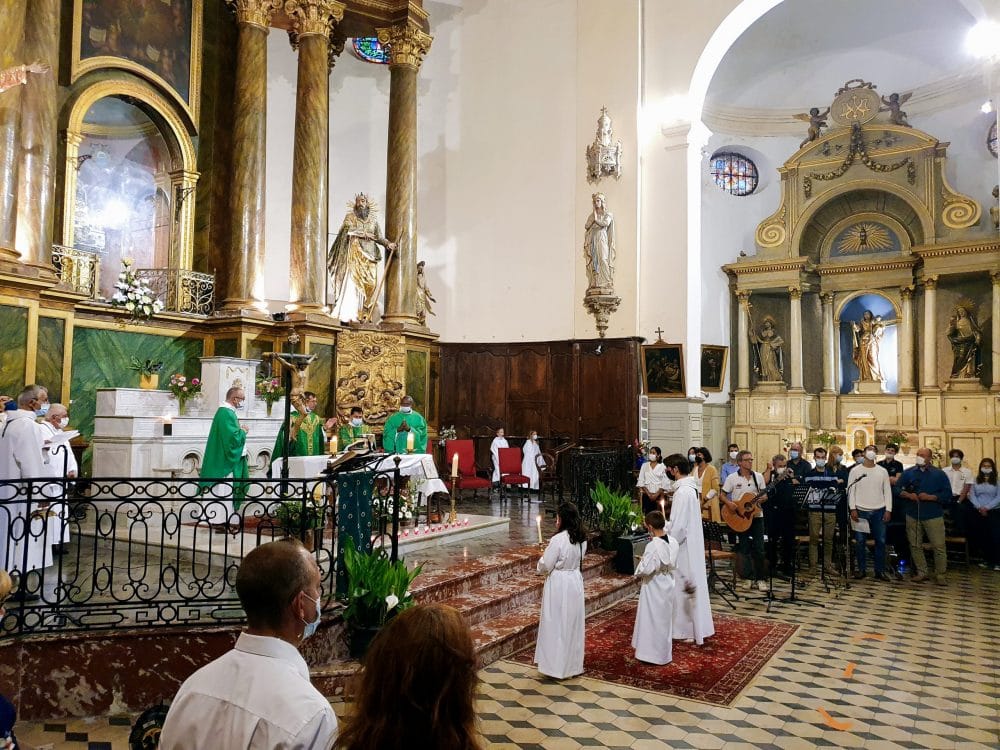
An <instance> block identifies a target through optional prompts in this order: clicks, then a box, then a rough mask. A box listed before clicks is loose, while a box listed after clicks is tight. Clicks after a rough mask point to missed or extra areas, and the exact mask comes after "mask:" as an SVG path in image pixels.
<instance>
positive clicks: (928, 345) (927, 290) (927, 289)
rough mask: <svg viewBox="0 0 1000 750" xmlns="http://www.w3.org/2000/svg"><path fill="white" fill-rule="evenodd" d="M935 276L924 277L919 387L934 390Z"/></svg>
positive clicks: (935, 341) (935, 342)
mask: <svg viewBox="0 0 1000 750" xmlns="http://www.w3.org/2000/svg"><path fill="white" fill-rule="evenodd" d="M937 284H938V278H937V276H929V277H927V278H926V279H924V342H923V347H922V348H923V351H924V361H923V372H922V374H921V378H920V389H921V390H924V391H929V390H936V389H937V388H938V379H937Z"/></svg>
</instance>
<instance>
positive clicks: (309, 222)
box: [285, 0, 345, 311]
mask: <svg viewBox="0 0 1000 750" xmlns="http://www.w3.org/2000/svg"><path fill="white" fill-rule="evenodd" d="M344 8H345V6H344V4H343V3H340V2H336V1H335V0H288V2H286V3H285V13H287V14H288V16H289V18H290V19H291V21H292V31H293V34H294V36H293V45H296V46H297V47H298V51H299V67H298V75H297V79H296V86H295V147H294V155H293V157H292V245H291V300H292V302H293V303H294V304H295V306H296V308H297V309H299V310H306V311H308V310H319V309H320V308H322V306H323V304H324V301H325V300H324V289H325V288H326V240H327V218H328V217H327V213H328V210H329V206H328V200H327V188H328V184H327V183H328V179H327V178H328V170H329V146H330V144H329V132H330V68H329V53H330V33H331V32H332V30H333V26H334V24H335V23H337V22H339V21H340V20H341V19H342V18H343V17H344Z"/></svg>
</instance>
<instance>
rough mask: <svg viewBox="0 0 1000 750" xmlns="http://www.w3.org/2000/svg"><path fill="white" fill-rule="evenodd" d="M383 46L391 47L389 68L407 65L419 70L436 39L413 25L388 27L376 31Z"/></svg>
mask: <svg viewBox="0 0 1000 750" xmlns="http://www.w3.org/2000/svg"><path fill="white" fill-rule="evenodd" d="M375 31H376V32H377V34H378V40H379V42H380V43H381V44H384V45H386V46H388V47H389V57H390V62H389V66H390V67H392V66H393V65H406V66H408V67H411V68H419V67H420V63H421V62H422V61H423V58H424V55H426V54H427V52H428V50H430V48H431V42H432V41H434V37H432V36H431V35H430V34H428V33H426V32H424V31H423V30H421V29H419V28H417V27H416V26H414V25H413V24H409V23H407V24H403V25H402V26H387V27H383V28H381V29H376V30H375Z"/></svg>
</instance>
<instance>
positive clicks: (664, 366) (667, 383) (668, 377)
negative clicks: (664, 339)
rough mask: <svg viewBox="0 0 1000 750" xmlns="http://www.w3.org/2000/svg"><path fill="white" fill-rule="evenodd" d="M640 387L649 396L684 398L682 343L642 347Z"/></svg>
mask: <svg viewBox="0 0 1000 750" xmlns="http://www.w3.org/2000/svg"><path fill="white" fill-rule="evenodd" d="M642 388H643V390H644V391H645V393H646V395H647V396H649V397H650V398H684V396H685V395H686V394H687V391H686V390H685V382H684V345H683V344H650V345H649V346H644V347H642Z"/></svg>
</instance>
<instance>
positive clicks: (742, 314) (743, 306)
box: [736, 292, 750, 391]
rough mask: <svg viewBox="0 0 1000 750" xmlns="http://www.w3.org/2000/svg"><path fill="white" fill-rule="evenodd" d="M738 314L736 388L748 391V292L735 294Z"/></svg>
mask: <svg viewBox="0 0 1000 750" xmlns="http://www.w3.org/2000/svg"><path fill="white" fill-rule="evenodd" d="M736 298H737V301H738V305H739V312H738V317H737V319H736V320H737V322H736V362H737V366H738V368H739V369H738V370H737V373H736V376H737V379H736V387H737V388H738V389H739V390H741V391H746V390H749V389H750V310H749V306H750V292H737V293H736Z"/></svg>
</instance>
